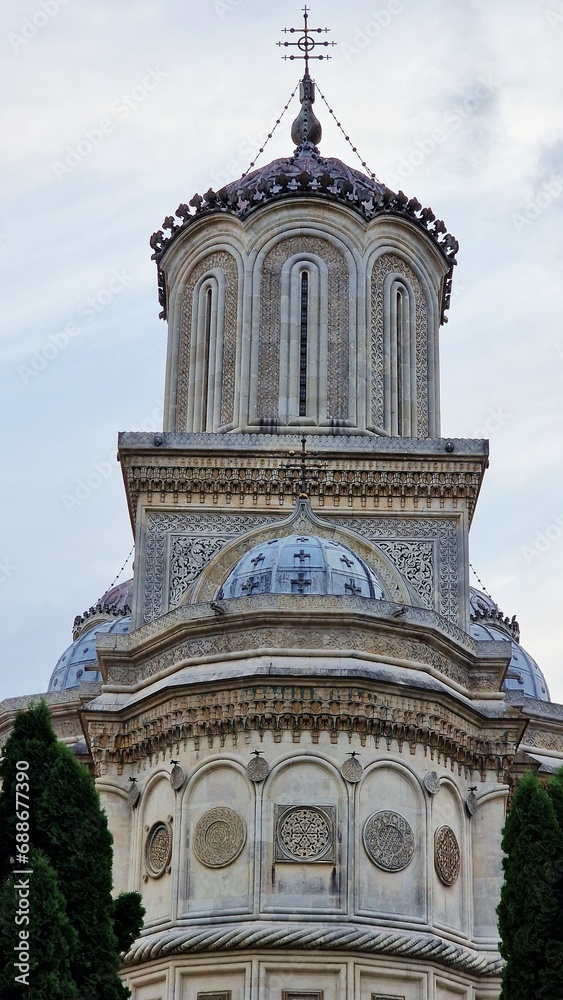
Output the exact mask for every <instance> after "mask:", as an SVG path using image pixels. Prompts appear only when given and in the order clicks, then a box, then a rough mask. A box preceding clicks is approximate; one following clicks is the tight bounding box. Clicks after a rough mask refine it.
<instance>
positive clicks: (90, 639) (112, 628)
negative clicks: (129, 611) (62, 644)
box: [48, 616, 131, 691]
mask: <svg viewBox="0 0 563 1000" xmlns="http://www.w3.org/2000/svg"><path fill="white" fill-rule="evenodd" d="M130 631H131V618H130V617H129V616H127V617H124V618H114V619H113V620H110V621H98V622H97V624H96V625H92V628H90V629H88V631H86V632H83V633H82V635H80V636H79V637H78V639H75V640H74V642H73V643H71V645H70V646H69V647H68V649H65V651H64V653H63V655H62V656H60V657H59V659H58V661H57V664H56V666H55V669H54V670H53V673H52V674H51V680H50V681H49V687H48V691H68V690H69V688H76V687H78V685H79V684H82V682H83V681H101V679H102V675H101V673H100V671H99V670H88V669H87V668H88V667H90V666H91V665H92V664H93V663H96V662H97V659H98V657H97V656H96V636H97V635H98V633H99V632H106V633H107V632H111V633H117V635H123V634H124V633H127V632H130Z"/></svg>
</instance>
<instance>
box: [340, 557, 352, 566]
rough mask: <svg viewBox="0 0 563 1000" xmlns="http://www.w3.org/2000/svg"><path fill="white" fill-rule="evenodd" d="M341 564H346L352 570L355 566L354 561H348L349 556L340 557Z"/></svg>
mask: <svg viewBox="0 0 563 1000" xmlns="http://www.w3.org/2000/svg"><path fill="white" fill-rule="evenodd" d="M340 562H341V563H344V565H345V566H347V567H348V569H352V566H353V565H354V563H353V562H352V560H351V559H348V556H340Z"/></svg>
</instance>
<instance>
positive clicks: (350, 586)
mask: <svg viewBox="0 0 563 1000" xmlns="http://www.w3.org/2000/svg"><path fill="white" fill-rule="evenodd" d="M344 590H345V591H346V593H347V594H353V595H354V596H356V595H357V594H359V595H361V593H362V588H361V587H358V585H357V584H355V583H354V581H353V580H352V579H350V583H345V584H344Z"/></svg>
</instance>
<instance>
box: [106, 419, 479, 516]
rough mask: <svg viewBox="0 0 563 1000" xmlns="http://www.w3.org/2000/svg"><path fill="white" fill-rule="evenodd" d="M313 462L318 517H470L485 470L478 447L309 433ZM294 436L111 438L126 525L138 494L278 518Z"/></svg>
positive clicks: (288, 483) (291, 496)
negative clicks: (460, 512) (349, 513)
mask: <svg viewBox="0 0 563 1000" xmlns="http://www.w3.org/2000/svg"><path fill="white" fill-rule="evenodd" d="M313 442H314V447H315V450H316V451H317V452H318V454H319V456H320V457H321V461H320V462H318V463H317V464H318V465H319V466H320V467H318V468H316V469H315V475H314V477H311V478H310V481H309V482H308V489H309V492H310V494H311V496H312V498H314V504H315V506H321V507H322V508H323V511H324V513H328V512H329V509H331V508H333V509H335V510H342V509H343V508H344V506H346V508H348V507H355V508H357V509H366V508H367V509H373V510H377V509H380V508H381V509H382V510H383V509H393V510H398V509H411V510H414V511H417V510H420V511H424V512H428V511H434V510H439V511H440V510H441V511H443V510H456V509H457V508H458V507H459V508H462V509H466V510H467V511H468V516H469V520H471V518H472V516H473V511H474V509H475V504H476V502H477V498H478V495H479V490H480V487H481V482H482V479H483V474H484V471H485V469H486V467H487V464H488V458H487V447H486V442H484V441H465V440H461V441H457V440H453V441H446V440H442V439H439V440H418V439H413V438H408V439H407V438H382V437H368V436H353V435H346V436H345V437H342V438H340V437H339V436H335V437H333V438H330V437H328V436H327V435H318V436H317V435H314V436H313ZM298 443H299V438H298V437H297V435H285V434H284V435H281V434H280V435H269V434H264V435H260V434H243V433H233V434H225V435H215V434H156V435H148V434H120V436H119V458H120V462H121V466H122V471H123V477H124V481H125V489H126V493H127V499H128V504H129V510H130V514H131V519H132V521H133V523H134V522H135V518H136V513H137V502H138V499H139V497H140V496H141V495H143V494H144V495H146V497H147V502H149V503H151V502H153V498H154V497H156V498H157V499H158V500H159V501H160V502H161V503H168V504H169V503H175V504H176V503H179V504H180V506H182V507H184V506H186V505H191V504H192V503H193V502H195V503H198V504H204V505H205V504H209V505H211V504H212V505H213V506H214V507H215V508H216V507H217V506H220V507H225V508H226V509H233V508H234V506H235V505H236V507H237V509H240V508H244V507H246V508H256V507H257V506H258V507H261V508H262V507H264V508H266V509H269V510H276V509H278V510H280V511H281V512H285V511H283V510H282V509H283V507H284V505H285V510H287V508H288V507H290V506H292V505H293V504H294V503H295V501H296V499H297V497H298V496H299V495H300V492H301V483H300V477H299V470H298V469H291V470H289V469H286V468H284V465H285V464H286V463H287V461H288V453H289V451H290V450H291V449H292V446H293V447H297V446H298ZM448 448H450V449H451V450H447V449H448Z"/></svg>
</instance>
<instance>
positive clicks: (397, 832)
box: [363, 809, 414, 872]
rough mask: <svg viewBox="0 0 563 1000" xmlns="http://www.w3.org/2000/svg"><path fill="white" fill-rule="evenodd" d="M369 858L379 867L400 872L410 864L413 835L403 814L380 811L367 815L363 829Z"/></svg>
mask: <svg viewBox="0 0 563 1000" xmlns="http://www.w3.org/2000/svg"><path fill="white" fill-rule="evenodd" d="M363 840H364V847H365V849H366V853H367V855H368V857H369V858H370V859H371V860H372V861H373V863H374V864H375V865H377V866H378V868H383V870H384V871H387V872H400V871H402V870H403V868H406V867H407V865H410V863H411V861H412V858H413V854H414V834H413V832H412V828H411V826H410V824H409V823H408V822H407V820H406V819H405V818H404V816H401V815H400V814H399V813H397V812H392V811H391V810H388V809H386V810H382V811H381V812H377V813H373V814H372V815H371V816H369V817H368V819H367V820H366V823H365V826H364V832H363Z"/></svg>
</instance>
